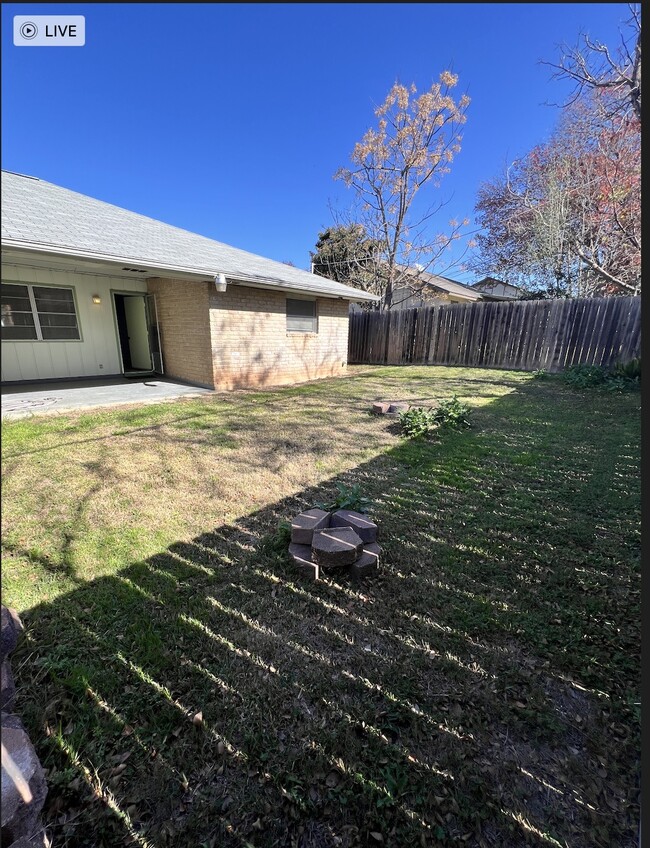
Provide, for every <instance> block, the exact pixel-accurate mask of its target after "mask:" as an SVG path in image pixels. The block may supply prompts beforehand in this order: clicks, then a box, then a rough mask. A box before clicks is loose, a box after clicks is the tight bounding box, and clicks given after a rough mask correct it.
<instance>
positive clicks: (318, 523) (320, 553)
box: [289, 509, 381, 580]
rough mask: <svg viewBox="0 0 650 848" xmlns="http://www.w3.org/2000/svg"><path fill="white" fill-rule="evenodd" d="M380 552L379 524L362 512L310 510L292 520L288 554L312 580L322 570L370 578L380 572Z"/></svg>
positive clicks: (317, 576) (315, 578) (318, 575)
mask: <svg viewBox="0 0 650 848" xmlns="http://www.w3.org/2000/svg"><path fill="white" fill-rule="evenodd" d="M380 553H381V548H380V547H379V545H378V544H377V525H376V524H375V523H374V521H371V520H370V519H369V518H368V516H367V515H363V514H362V513H360V512H354V511H353V510H349V509H338V510H336V511H335V512H331V513H330V512H327V511H325V510H323V509H308V510H307V511H306V512H301V513H300V515H297V516H296V517H295V518H294V519H293V521H292V522H291V544H290V545H289V554H290V555H291V558H292V559H293V561H294V562H295V564H296V565H297V566H298V567H299V568H300V570H301V572H302V573H303V574H304V575H305V576H306V577H309V578H310V579H312V580H318V578H319V577H320V574H321V571H323V572H324V573H332V574H349V575H350V576H352V577H357V578H359V577H367V576H368V575H370V574H374V573H375V572H376V571H377V566H378V565H379V554H380Z"/></svg>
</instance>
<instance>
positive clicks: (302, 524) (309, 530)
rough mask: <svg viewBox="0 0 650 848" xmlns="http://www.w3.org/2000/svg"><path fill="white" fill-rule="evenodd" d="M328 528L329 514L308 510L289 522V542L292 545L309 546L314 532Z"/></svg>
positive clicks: (322, 510)
mask: <svg viewBox="0 0 650 848" xmlns="http://www.w3.org/2000/svg"><path fill="white" fill-rule="evenodd" d="M329 526H330V514H329V512H325V510H324V509H308V510H307V511H306V512H301V513H300V515H297V516H296V517H295V518H294V519H293V521H292V522H291V541H292V542H293V544H294V545H311V540H312V537H313V535H314V530H322V529H323V528H325V527H329Z"/></svg>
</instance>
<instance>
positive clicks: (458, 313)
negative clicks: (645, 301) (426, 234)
mask: <svg viewBox="0 0 650 848" xmlns="http://www.w3.org/2000/svg"><path fill="white" fill-rule="evenodd" d="M640 355H641V298H640V297H597V298H579V299H577V300H528V301H499V302H496V301H494V302H487V301H486V302H480V303H451V304H441V305H436V306H423V307H419V308H417V309H405V310H399V311H394V312H353V313H351V315H350V336H349V347H348V361H349V362H350V363H362V364H373V365H374V364H377V365H406V364H414V365H417V364H419V365H474V366H481V365H482V366H485V367H488V368H512V369H520V370H523V371H534V370H537V369H543V370H545V371H561V370H563V369H564V368H567V367H568V366H569V365H578V364H581V365H582V364H588V365H611V364H613V363H614V362H619V361H620V362H626V361H628V360H630V359H633V358H634V357H637V356H640Z"/></svg>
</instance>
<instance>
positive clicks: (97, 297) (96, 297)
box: [93, 294, 102, 303]
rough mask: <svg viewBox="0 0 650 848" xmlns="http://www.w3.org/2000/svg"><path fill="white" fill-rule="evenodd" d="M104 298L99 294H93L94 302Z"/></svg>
mask: <svg viewBox="0 0 650 848" xmlns="http://www.w3.org/2000/svg"><path fill="white" fill-rule="evenodd" d="M101 302H102V299H101V297H100V296H99V295H98V294H94V295H93V303H101Z"/></svg>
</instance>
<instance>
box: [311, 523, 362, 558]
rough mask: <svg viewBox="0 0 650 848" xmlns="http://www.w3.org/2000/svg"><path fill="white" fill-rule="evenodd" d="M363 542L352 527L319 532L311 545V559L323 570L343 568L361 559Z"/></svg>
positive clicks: (315, 534)
mask: <svg viewBox="0 0 650 848" xmlns="http://www.w3.org/2000/svg"><path fill="white" fill-rule="evenodd" d="M362 550H363V541H362V540H361V539H360V538H359V537H358V536H357V534H356V533H355V532H354V530H353V529H352V528H351V527H333V528H330V529H329V530H317V531H316V532H315V533H314V538H313V539H312V543H311V558H312V560H313V561H314V562H316V563H318V565H320V566H321V568H341V567H343V566H345V565H352V563H353V562H354V561H355V560H356V559H358V558H359V556H360V555H361V551H362Z"/></svg>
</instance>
